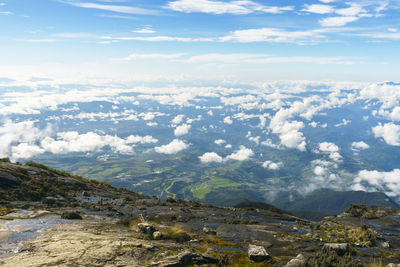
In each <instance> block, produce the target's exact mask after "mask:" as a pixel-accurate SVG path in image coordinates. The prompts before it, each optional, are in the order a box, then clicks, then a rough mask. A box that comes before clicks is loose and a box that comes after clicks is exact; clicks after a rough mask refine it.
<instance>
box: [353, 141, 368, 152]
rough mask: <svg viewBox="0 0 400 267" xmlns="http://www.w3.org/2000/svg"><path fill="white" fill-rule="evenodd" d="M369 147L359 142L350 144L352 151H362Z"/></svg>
mask: <svg viewBox="0 0 400 267" xmlns="http://www.w3.org/2000/svg"><path fill="white" fill-rule="evenodd" d="M368 148H369V145H368V144H367V143H365V142H363V141H360V142H353V143H352V144H351V149H353V150H362V149H368Z"/></svg>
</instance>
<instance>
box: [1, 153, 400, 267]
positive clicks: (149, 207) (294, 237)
mask: <svg viewBox="0 0 400 267" xmlns="http://www.w3.org/2000/svg"><path fill="white" fill-rule="evenodd" d="M3 161H4V160H3ZM0 194H1V202H0V264H1V265H2V266H71V265H72V266H88V265H90V266H193V265H204V264H205V265H208V266H300V265H302V266H328V265H327V264H333V266H338V265H340V266H368V264H369V263H373V262H376V259H377V258H379V261H380V262H382V263H385V264H388V263H391V262H392V263H393V262H394V263H400V232H399V229H400V217H399V216H398V215H399V211H397V210H395V209H383V208H379V207H374V208H373V209H367V208H366V207H365V206H362V205H355V206H352V207H351V208H350V209H348V210H347V213H346V216H342V217H335V216H332V217H329V218H325V219H324V220H322V221H320V222H311V221H307V220H303V219H300V218H298V217H295V216H293V215H290V214H288V213H286V212H284V211H282V210H279V209H278V208H275V207H274V206H271V205H268V204H265V203H257V202H244V203H241V204H238V206H237V207H236V208H233V207H215V206H211V205H207V204H201V203H198V202H193V201H183V200H177V199H176V200H175V199H167V200H166V201H161V200H159V199H158V198H154V197H146V196H142V195H140V194H137V193H134V192H131V191H128V190H125V189H117V188H115V187H112V186H110V185H108V184H106V183H99V182H95V181H91V180H87V179H85V178H82V177H79V176H74V175H71V174H68V173H66V172H63V171H58V170H54V169H51V168H49V167H47V166H45V165H41V164H37V163H33V162H30V163H28V164H26V165H18V164H14V163H10V162H0ZM331 243H336V244H331ZM293 264H294V265H293ZM296 264H297V265H296Z"/></svg>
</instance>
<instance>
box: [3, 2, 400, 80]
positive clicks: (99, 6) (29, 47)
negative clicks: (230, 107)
mask: <svg viewBox="0 0 400 267" xmlns="http://www.w3.org/2000/svg"><path fill="white" fill-rule="evenodd" d="M0 25H1V26H0V48H1V50H0V81H1V80H3V81H4V80H6V79H32V77H34V79H39V78H40V79H43V78H52V79H54V78H57V79H61V78H65V79H68V78H70V79H75V80H79V79H113V80H115V81H126V80H134V81H152V82H153V81H154V82H155V81H172V82H178V81H182V82H189V83H190V82H191V83H199V82H200V83H201V82H203V83H207V82H211V81H250V82H251V81H257V82H260V81H261V82H262V81H272V80H318V81H361V82H380V81H396V80H398V78H399V76H398V70H399V69H400V52H399V43H400V1H399V0H376V1H370V0H357V1H341V0H309V1H299V0H280V1H278V0H268V1H266V0H254V1H250V0H238V1H231V0H151V1H149V0H85V1H80V0H35V1H32V0H12V1H11V0H0Z"/></svg>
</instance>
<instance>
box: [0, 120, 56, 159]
mask: <svg viewBox="0 0 400 267" xmlns="http://www.w3.org/2000/svg"><path fill="white" fill-rule="evenodd" d="M51 133H52V129H51V127H50V126H48V127H47V128H46V129H39V128H37V127H35V121H23V122H13V121H11V120H7V121H5V122H4V123H3V125H1V126H0V140H1V142H0V157H9V156H12V151H11V150H12V147H14V146H18V145H19V144H21V143H24V144H25V145H22V146H20V147H18V148H14V151H15V152H16V153H17V154H18V155H19V156H20V155H21V154H22V153H23V149H27V153H28V154H33V153H34V151H37V152H38V151H39V150H38V149H36V148H35V147H32V146H33V145H35V144H36V143H37V142H38V141H39V140H40V139H42V138H44V137H46V136H48V135H50V134H51ZM28 150H29V151H28Z"/></svg>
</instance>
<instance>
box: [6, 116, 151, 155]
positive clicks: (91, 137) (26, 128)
mask: <svg viewBox="0 0 400 267" xmlns="http://www.w3.org/2000/svg"><path fill="white" fill-rule="evenodd" d="M52 136H53V130H52V129H51V127H50V126H47V127H46V128H44V129H39V128H37V127H36V126H35V122H34V121H24V122H19V123H14V122H12V121H6V122H5V123H4V124H3V125H2V126H1V127H0V139H1V140H2V142H1V144H0V157H6V156H9V157H12V158H14V159H19V158H30V157H33V156H36V155H39V154H43V153H46V152H50V153H53V154H65V153H71V152H90V151H97V150H99V149H101V148H103V147H105V146H109V147H110V148H111V149H112V150H113V151H114V152H117V153H123V154H130V153H133V147H134V145H135V144H137V143H140V144H151V143H157V142H158V140H157V139H155V138H153V137H152V136H150V135H147V136H138V135H130V136H128V137H127V138H126V139H123V138H120V137H118V136H111V135H99V134H97V133H95V132H88V133H84V134H79V133H78V132H76V131H69V132H59V133H57V136H56V137H52Z"/></svg>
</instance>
